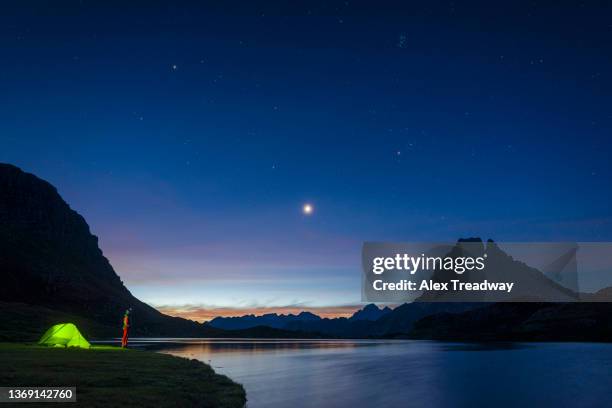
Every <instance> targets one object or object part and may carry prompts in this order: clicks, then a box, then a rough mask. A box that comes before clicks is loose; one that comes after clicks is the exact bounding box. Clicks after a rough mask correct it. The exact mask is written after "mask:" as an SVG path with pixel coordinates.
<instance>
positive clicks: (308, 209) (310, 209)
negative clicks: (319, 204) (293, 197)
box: [302, 203, 314, 215]
mask: <svg viewBox="0 0 612 408" xmlns="http://www.w3.org/2000/svg"><path fill="white" fill-rule="evenodd" d="M313 211H314V207H313V206H312V204H308V203H306V204H304V206H303V207H302V212H303V213H304V214H305V215H310V214H312V212H313Z"/></svg>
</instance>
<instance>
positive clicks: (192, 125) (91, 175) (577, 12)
mask: <svg viewBox="0 0 612 408" xmlns="http://www.w3.org/2000/svg"><path fill="white" fill-rule="evenodd" d="M46 3H48V4H46ZM100 3H101V5H95V4H93V3H92V2H89V1H83V2H28V1H24V2H15V4H13V6H8V5H3V7H2V10H1V11H0V14H1V16H0V47H1V48H0V49H1V60H0V62H1V66H0V106H1V109H0V161H2V162H8V163H12V164H15V165H17V166H19V167H21V168H22V169H24V170H25V171H28V172H31V173H34V174H36V175H38V176H39V177H41V178H43V179H46V180H48V181H49V182H51V183H52V184H54V185H55V186H56V187H57V188H58V190H59V192H60V194H61V195H62V196H63V197H64V199H65V200H66V201H67V202H68V203H69V204H70V205H71V207H72V208H74V209H75V210H77V211H78V212H79V213H81V214H82V215H83V216H84V217H85V218H86V220H87V221H88V223H89V225H90V227H91V229H92V232H93V233H94V234H96V235H98V236H99V237H100V244H101V247H102V249H103V250H104V253H105V255H106V256H107V257H108V258H109V259H110V261H111V263H112V264H113V265H114V267H115V269H116V270H117V272H118V274H119V275H120V276H121V278H122V279H123V281H124V282H125V283H126V285H127V286H128V288H130V290H131V291H132V292H133V293H134V294H135V295H136V296H138V297H140V298H141V299H142V300H144V301H146V302H149V303H151V304H152V305H154V306H156V307H159V308H161V309H162V310H165V311H168V312H171V313H175V314H177V313H178V314H181V315H185V316H188V317H193V318H199V319H205V318H208V316H209V315H215V314H242V313H243V312H247V311H257V312H262V311H266V310H275V311H276V310H278V311H294V310H301V309H308V310H313V311H315V312H318V313H323V314H326V315H338V314H345V313H348V312H349V311H351V310H352V309H353V308H354V307H355V305H358V304H359V302H360V296H361V292H360V282H361V281H360V273H361V272H360V249H361V244H362V243H363V241H366V240H368V241H374V240H376V241H430V240H441V241H454V240H456V239H457V238H460V237H467V236H480V237H483V238H493V239H495V240H497V241H560V240H575V241H612V205H611V201H612V189H611V188H610V186H611V185H612V166H611V165H610V156H611V153H612V6H611V5H609V4H608V5H604V3H603V2H602V3H589V2H576V3H575V4H574V3H570V2H564V4H565V5H564V6H558V5H557V6H553V5H547V4H545V3H542V2H538V3H533V2H525V3H518V2H514V4H511V5H504V6H501V5H500V4H497V2H485V3H482V4H480V3H467V2H456V3H454V2H422V3H421V5H408V4H403V5H401V4H400V3H397V4H392V3H385V5H384V6H381V5H378V6H375V3H377V2H371V3H370V8H368V6H367V3H354V2H349V1H347V2H321V3H313V2H295V1H287V2H284V3H281V2H274V3H272V2H268V3H267V4H266V5H258V4H255V3H254V2H246V3H244V4H241V3H230V2H215V3H210V4H209V3H200V4H193V5H189V3H183V4H182V5H181V6H180V7H179V6H177V5H174V6H171V5H169V4H156V3H155V2H143V3H138V4H137V3H132V2H130V4H129V5H127V4H125V3H127V2H121V3H112V2H100ZM102 3H103V5H102ZM405 3H409V2H405ZM16 4H19V5H18V6H16ZM51 4H53V6H51ZM11 7H13V8H11ZM15 7H19V8H15ZM306 203H309V204H311V205H312V209H313V211H312V213H311V214H304V212H303V205H304V204H306ZM211 309H212V310H211Z"/></svg>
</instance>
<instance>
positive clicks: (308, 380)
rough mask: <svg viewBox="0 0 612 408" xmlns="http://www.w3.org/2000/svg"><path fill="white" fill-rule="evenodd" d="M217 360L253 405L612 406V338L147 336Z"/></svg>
mask: <svg viewBox="0 0 612 408" xmlns="http://www.w3.org/2000/svg"><path fill="white" fill-rule="evenodd" d="M131 344H134V345H135V346H137V347H143V348H147V349H152V350H156V351H158V352H161V353H168V354H172V355H176V356H181V357H187V358H195V359H198V360H201V361H203V362H206V363H209V364H210V365H211V366H212V367H213V368H214V369H215V371H217V372H218V373H221V374H225V375H227V376H229V377H230V378H232V379H233V380H235V381H237V382H239V383H241V384H242V385H243V386H244V387H245V389H246V391H247V398H248V405H247V406H248V407H249V408H261V407H266V408H288V407H291V408H301V407H304V408H306V407H318V408H324V407H334V408H335V407H338V408H343V407H346V408H361V407H385V408H386V407H406V406H410V407H517V406H520V407H528V406H540V407H542V406H545V407H563V406H572V407H595V406H604V405H608V406H609V404H612V345H611V344H595V343H503V344H495V345H490V344H489V345H487V344H462V343H442V342H433V341H399V340H398V341H387V340H245V339H206V340H202V339H147V340H139V341H134V342H132V343H131Z"/></svg>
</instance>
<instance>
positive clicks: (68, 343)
mask: <svg viewBox="0 0 612 408" xmlns="http://www.w3.org/2000/svg"><path fill="white" fill-rule="evenodd" d="M38 344H42V345H45V346H54V347H81V348H89V347H91V346H90V344H89V342H88V341H87V340H85V337H83V335H82V334H81V332H80V331H79V329H77V327H76V326H75V325H74V324H72V323H60V324H56V325H55V326H53V327H51V328H50V329H49V330H47V331H46V332H45V334H43V336H42V337H41V338H40V340H39V341H38Z"/></svg>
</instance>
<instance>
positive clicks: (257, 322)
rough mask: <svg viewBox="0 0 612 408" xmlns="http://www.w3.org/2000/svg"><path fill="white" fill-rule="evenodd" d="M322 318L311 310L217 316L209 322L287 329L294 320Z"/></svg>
mask: <svg viewBox="0 0 612 408" xmlns="http://www.w3.org/2000/svg"><path fill="white" fill-rule="evenodd" d="M319 320H321V318H320V317H319V316H317V315H315V314H313V313H310V312H301V313H299V314H297V315H294V314H287V315H285V314H276V313H267V314H264V315H261V316H255V315H252V314H250V315H244V316H235V317H215V318H214V319H212V320H211V321H210V322H208V324H209V325H210V326H212V327H216V328H218V329H225V330H240V329H249V328H252V327H257V326H267V327H272V328H275V329H285V328H287V326H289V325H290V324H291V323H294V322H312V321H319Z"/></svg>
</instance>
